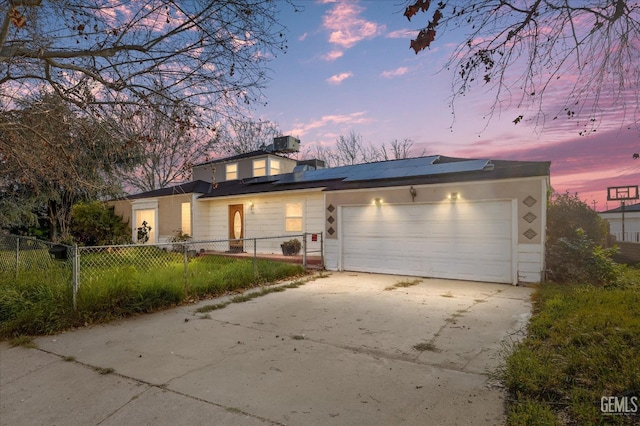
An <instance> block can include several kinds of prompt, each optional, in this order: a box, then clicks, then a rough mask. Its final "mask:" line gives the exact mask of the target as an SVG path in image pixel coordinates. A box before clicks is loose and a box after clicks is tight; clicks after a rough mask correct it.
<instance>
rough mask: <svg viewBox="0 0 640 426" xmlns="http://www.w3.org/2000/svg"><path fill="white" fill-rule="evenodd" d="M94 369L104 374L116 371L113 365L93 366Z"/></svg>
mask: <svg viewBox="0 0 640 426" xmlns="http://www.w3.org/2000/svg"><path fill="white" fill-rule="evenodd" d="M93 370H94V371H95V372H97V373H98V374H102V375H106V374H111V373H113V372H115V371H116V370H114V369H113V368H111V367H93Z"/></svg>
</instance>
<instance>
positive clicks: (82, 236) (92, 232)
mask: <svg viewBox="0 0 640 426" xmlns="http://www.w3.org/2000/svg"><path fill="white" fill-rule="evenodd" d="M71 218H72V219H71V235H72V237H73V238H74V240H75V241H76V242H78V243H79V244H82V245H85V246H103V245H110V244H127V243H130V242H131V230H130V228H129V223H127V222H123V220H122V217H121V216H118V215H117V214H115V208H114V207H113V206H110V207H108V206H105V205H104V204H103V203H101V202H100V201H94V202H92V203H78V204H75V205H74V206H73V207H72V209H71Z"/></svg>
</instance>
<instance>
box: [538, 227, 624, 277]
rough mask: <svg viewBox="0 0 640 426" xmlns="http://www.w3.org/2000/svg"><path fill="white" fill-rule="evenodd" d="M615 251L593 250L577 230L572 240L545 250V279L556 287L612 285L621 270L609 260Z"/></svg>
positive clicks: (563, 239)
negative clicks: (546, 276) (570, 284)
mask: <svg viewBox="0 0 640 426" xmlns="http://www.w3.org/2000/svg"><path fill="white" fill-rule="evenodd" d="M616 251H617V248H616V247H612V248H603V247H602V246H597V245H595V243H594V242H593V241H592V240H591V239H589V238H588V236H587V235H586V233H585V232H584V231H583V230H582V229H581V228H578V229H577V230H576V231H575V233H574V236H573V237H572V238H565V237H563V238H560V239H558V240H557V241H556V242H555V243H554V244H551V245H549V246H548V247H547V275H548V278H549V279H550V280H551V281H554V282H558V283H566V282H574V283H578V282H584V283H591V284H601V285H606V284H613V283H615V282H616V281H617V279H618V277H619V275H620V272H621V266H620V265H618V264H617V263H616V262H614V261H613V260H612V259H611V256H612V255H614V254H615V253H616Z"/></svg>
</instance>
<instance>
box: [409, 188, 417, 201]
mask: <svg viewBox="0 0 640 426" xmlns="http://www.w3.org/2000/svg"><path fill="white" fill-rule="evenodd" d="M409 194H411V202H414V201H416V195H418V191H416V189H415V188H414V187H413V186H412V187H411V188H409Z"/></svg>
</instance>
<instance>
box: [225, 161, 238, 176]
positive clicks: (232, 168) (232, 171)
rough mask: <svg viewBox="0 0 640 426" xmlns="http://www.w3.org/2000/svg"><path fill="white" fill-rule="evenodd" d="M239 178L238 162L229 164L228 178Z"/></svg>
mask: <svg viewBox="0 0 640 426" xmlns="http://www.w3.org/2000/svg"><path fill="white" fill-rule="evenodd" d="M235 179H238V163H233V164H227V180H235Z"/></svg>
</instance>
